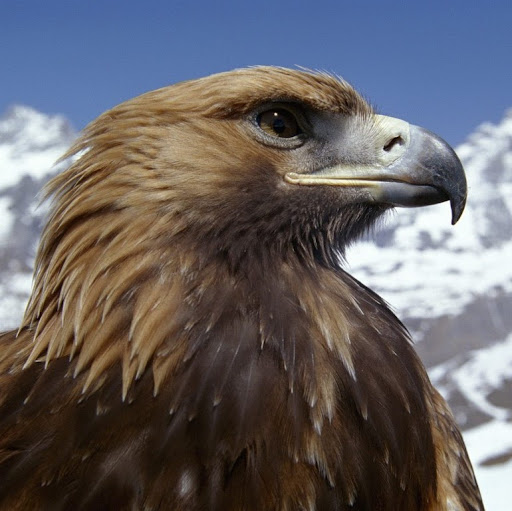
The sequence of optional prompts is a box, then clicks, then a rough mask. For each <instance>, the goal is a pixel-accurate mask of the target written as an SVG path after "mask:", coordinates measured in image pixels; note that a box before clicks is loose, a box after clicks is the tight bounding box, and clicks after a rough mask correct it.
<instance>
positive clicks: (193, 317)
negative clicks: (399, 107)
mask: <svg viewBox="0 0 512 511" xmlns="http://www.w3.org/2000/svg"><path fill="white" fill-rule="evenodd" d="M70 154H78V155H79V157H78V159H77V160H76V161H75V163H74V164H73V165H72V166H71V167H70V168H69V169H68V170H67V171H65V172H64V173H62V174H61V175H59V176H57V177H56V178H55V179H54V180H53V181H52V182H51V183H50V185H49V188H48V192H49V194H50V195H51V196H52V197H53V209H52V211H51V215H50V218H49V220H48V223H47V226H46V228H45V230H44V233H43V236H42V240H41V244H40V248H39V252H38V256H37V261H36V270H35V279H34V287H33V292H32V295H31V298H30V301H29V304H28V306H27V310H26V313H25V317H24V320H23V323H22V325H21V326H20V328H19V330H18V331H14V332H7V333H4V334H2V335H0V350H1V351H0V509H2V510H4V509H5V510H70V509H73V510H125V509H126V510H180V509H183V510H185V509H186V510H191V511H194V510H246V511H256V510H258V511H259V510H272V511H276V510H278V511H297V510H304V511H312V510H318V511H331V510H349V509H350V510H390V511H391V510H392V511H397V510H413V509H414V510H425V511H427V510H470V509H474V510H481V509H483V506H482V503H481V500H480V496H479V492H478V487H477V485H476V482H475V479H474V476H473V472H472V468H471V464H470V462H469V460H468V457H467V454H466V450H465V448H464V444H463V441H462V439H461V436H460V433H459V432H458V429H457V427H456V425H455V423H454V420H453V417H452V415H451V413H450V411H449V410H448V408H447V406H446V404H445V402H444V400H443V399H442V398H441V397H440V395H439V394H438V393H437V392H436V391H435V390H434V389H433V387H432V386H431V384H430V381H429V379H428V377H427V374H426V372H425V370H424V368H423V366H422V364H421V362H420V361H419V359H418V357H417V356H416V354H415V352H414V351H413V348H412V346H411V342H410V339H409V335H408V333H407V332H406V330H405V328H404V327H403V325H402V324H401V323H400V321H399V320H398V319H397V318H396V317H395V316H394V315H393V313H392V312H391V311H390V310H389V308H388V307H387V306H386V304H385V303H384V301H383V300H382V299H381V298H379V297H378V296H377V295H375V294H374V293H373V292H372V291H370V290H369V289H367V288H366V287H364V286H363V285H362V284H360V283H359V282H357V281H356V280H355V279H353V278H352V277H351V276H349V275H348V274H347V273H346V272H345V271H343V269H342V268H341V267H340V257H341V255H342V254H343V251H344V248H345V247H346V246H347V244H349V243H350V242H352V241H353V240H355V239H356V238H357V237H358V236H360V235H361V234H362V233H364V232H366V231H368V230H369V229H370V228H371V227H372V225H373V224H374V223H375V221H376V220H377V219H378V218H379V217H380V216H381V215H382V214H383V213H384V212H385V211H387V210H389V208H390V207H391V206H393V205H402V206H414V205H425V204H432V203H435V202H440V201H442V200H446V199H450V200H451V203H452V210H453V215H454V221H456V220H457V219H458V217H459V216H460V214H461V212H462V209H463V207H464V201H465V194H466V188H465V180H464V175H463V171H462V167H461V166H460V163H459V162H458V160H457V158H456V156H455V155H454V154H453V152H452V151H451V150H450V149H449V148H448V147H447V146H446V144H444V143H443V142H442V141H440V140H439V139H437V138H436V137H435V136H433V135H431V134H429V133H427V132H425V131H422V130H421V129H419V128H416V127H412V126H409V125H408V124H407V123H405V122H403V121H398V120H394V119H390V118H384V117H382V116H377V115H375V113H374V112H373V110H372V109H371V107H370V106H369V105H368V104H367V103H366V102H365V101H364V100H363V99H362V98H361V97H360V96H359V95H358V94H357V93H356V92H355V91H354V90H353V89H352V88H351V87H350V86H349V85H347V84H346V83H344V82H342V81H340V80H338V79H337V78H335V77H332V76H328V75H325V74H316V73H308V72H302V71H291V70H285V69H278V68H253V69H246V70H240V71H234V72H232V73H224V74H219V75H214V76H211V77H208V78H204V79H201V80H196V81H191V82H185V83H180V84H177V85H174V86H171V87H167V88H164V89H160V90H157V91H154V92H150V93H147V94H144V95H142V96H140V97H138V98H135V99H133V100H131V101H127V102H126V103H123V104H121V105H119V106H117V107H115V108H114V109H112V110H110V111H108V112H106V113H105V114H103V115H102V116H100V117H99V118H98V119H97V120H96V121H94V122H93V123H92V124H91V125H90V126H88V127H87V128H86V130H85V132H84V134H83V136H82V138H81V139H80V140H79V141H78V143H77V144H76V145H75V147H74V148H73V149H72V150H71V151H70Z"/></svg>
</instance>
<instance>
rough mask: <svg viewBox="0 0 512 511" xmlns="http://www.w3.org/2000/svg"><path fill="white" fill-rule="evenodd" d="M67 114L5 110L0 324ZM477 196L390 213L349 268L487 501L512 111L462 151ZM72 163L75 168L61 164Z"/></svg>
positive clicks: (30, 253)
mask: <svg viewBox="0 0 512 511" xmlns="http://www.w3.org/2000/svg"><path fill="white" fill-rule="evenodd" d="M74 138H75V133H74V132H73V130H72V129H71V128H70V126H69V124H68V123H67V121H66V120H65V119H64V118H63V117H60V116H47V115H44V114H41V113H39V112H36V111H35V110H32V109H30V108H28V107H23V106H15V107H13V108H11V109H10V110H9V111H8V112H6V113H5V115H4V116H3V117H0V330H4V329H7V328H12V327H16V326H17V325H18V324H19V321H20V318H21V316H22V313H23V308H24V304H25V302H26V299H27V297H28V293H29V290H30V284H31V268H32V264H33V257H34V250H35V246H36V244H37V241H38V234H39V231H40V228H41V223H42V219H43V218H44V214H45V211H46V208H45V206H44V204H43V205H42V206H38V203H39V199H40V195H39V194H40V190H41V188H42V186H43V185H44V183H45V182H46V181H47V180H48V179H49V177H51V175H53V174H55V173H56V172H58V171H59V166H57V167H52V165H53V163H54V162H55V161H56V160H57V158H58V157H59V156H61V155H62V154H63V153H64V152H65V150H66V149H67V148H68V147H69V145H70V143H71V142H72V141H73V140H74ZM457 153H458V154H459V156H460V158H461V160H462V162H463V163H464V166H465V168H466V172H467V177H468V183H469V199H468V204H467V208H466V211H465V212H464V214H463V216H462V219H461V220H460V222H459V223H458V224H457V225H456V226H451V225H450V212H449V207H448V206H447V205H446V204H442V205H439V206H434V207H430V208H421V209H418V210H411V209H407V210H406V209H401V210H397V211H396V212H394V213H393V214H391V215H390V216H389V217H388V218H387V220H386V222H385V223H384V224H383V225H381V226H380V228H379V229H378V230H377V231H376V233H375V234H374V235H373V236H372V238H371V240H370V239H369V240H366V241H363V242H361V243H358V244H356V245H354V247H352V248H351V249H350V251H349V253H348V254H347V266H348V269H349V271H351V273H353V274H355V275H356V276H357V277H358V278H359V279H360V280H361V281H362V282H364V283H365V284H366V285H369V286H370V287H372V288H373V289H375V290H377V291H378V292H379V293H380V294H381V295H382V296H384V298H386V300H387V301H388V302H389V303H390V304H391V305H392V307H394V309H395V310H396V311H397V314H398V315H399V317H401V318H402V319H404V320H405V322H406V324H407V325H408V327H409V328H410V330H411V332H412V333H413V337H414V339H415V341H416V342H417V349H418V351H419V352H420V354H421V356H422V358H423V360H424V361H425V364H426V365H427V367H428V368H429V372H430V375H431V378H432V380H433V381H434V383H435V384H436V386H437V387H438V388H439V389H440V390H441V391H442V392H443V394H444V395H445V396H446V397H447V398H448V400H449V402H450V405H451V406H452V409H453V410H454V412H455V414H456V416H457V419H458V421H459V424H460V425H461V426H462V427H463V428H464V430H465V431H464V433H465V438H466V441H467V444H468V448H469V450H470V454H471V456H472V459H473V462H474V464H475V469H476V471H477V475H478V478H479V482H480V485H481V487H482V491H483V493H484V498H485V501H486V505H487V508H488V509H492V510H498V511H499V510H505V509H507V499H506V497H505V489H508V484H507V481H508V483H509V482H510V481H512V110H511V111H510V112H508V113H507V114H506V115H505V117H504V119H503V120H502V122H501V123H500V124H498V125H491V124H485V125H482V126H480V127H479V128H478V129H477V130H476V131H475V132H474V133H473V134H472V135H471V136H470V137H469V138H468V140H467V141H466V142H465V143H464V144H463V145H461V146H459V147H458V148H457ZM62 165H65V164H61V166H62Z"/></svg>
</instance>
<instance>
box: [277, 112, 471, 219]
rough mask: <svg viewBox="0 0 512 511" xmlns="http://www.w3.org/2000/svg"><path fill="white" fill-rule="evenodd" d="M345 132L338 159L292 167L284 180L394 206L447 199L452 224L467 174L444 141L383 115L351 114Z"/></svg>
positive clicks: (458, 212) (460, 204)
mask: <svg viewBox="0 0 512 511" xmlns="http://www.w3.org/2000/svg"><path fill="white" fill-rule="evenodd" d="M343 132H344V134H345V136H344V137H342V138H341V139H338V140H339V142H338V144H339V145H340V146H341V147H338V149H337V154H338V155H339V157H338V159H337V163H336V164H334V165H332V166H329V167H324V168H320V169H317V170H314V171H313V172H307V173H301V172H289V173H287V174H286V176H285V180H286V181H287V182H288V183H291V184H298V185H308V186H314V185H324V186H338V187H346V188H349V189H353V190H357V193H355V194H354V196H355V200H357V201H362V202H369V203H372V202H374V203H379V204H389V205H391V206H403V207H417V206H427V205H431V204H437V203H439V202H444V201H446V200H449V201H450V203H451V208H452V223H453V224H455V223H456V222H457V220H458V219H459V218H460V216H461V215H462V212H463V210H464V206H465V203H466V195H467V184H466V177H465V174H464V169H463V167H462V164H461V162H460V160H459V158H458V157H457V155H456V154H455V152H454V150H453V149H452V148H451V147H450V146H449V145H448V144H447V143H446V142H445V141H444V140H442V139H441V138H440V137H438V136H437V135H435V134H433V133H431V132H429V131H427V130H425V129H423V128H420V127H418V126H412V125H410V124H408V123H406V122H404V121H401V120H399V119H393V118H391V117H385V116H380V115H377V116H374V118H373V121H372V122H368V121H367V120H363V119H361V118H358V117H354V118H352V119H350V118H349V119H348V120H347V123H346V126H345V127H344V129H343ZM354 140H359V143H357V144H354V143H353V142H354Z"/></svg>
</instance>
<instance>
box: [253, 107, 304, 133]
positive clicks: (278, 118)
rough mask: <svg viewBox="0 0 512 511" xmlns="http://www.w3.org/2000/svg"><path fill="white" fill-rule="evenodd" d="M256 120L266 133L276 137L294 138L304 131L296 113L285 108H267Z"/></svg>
mask: <svg viewBox="0 0 512 511" xmlns="http://www.w3.org/2000/svg"><path fill="white" fill-rule="evenodd" d="M256 122H257V123H258V126H259V127H260V128H261V129H262V130H263V131H264V132H265V133H268V134H269V135H272V136H274V137H279V138H292V137H295V136H297V135H299V134H300V133H302V130H301V129H300V126H299V123H298V122H297V119H296V117H295V115H294V114H293V113H292V112H290V111H289V110H285V109H284V108H271V109H270V110H265V111H264V112H261V113H260V114H259V115H258V117H257V118H256Z"/></svg>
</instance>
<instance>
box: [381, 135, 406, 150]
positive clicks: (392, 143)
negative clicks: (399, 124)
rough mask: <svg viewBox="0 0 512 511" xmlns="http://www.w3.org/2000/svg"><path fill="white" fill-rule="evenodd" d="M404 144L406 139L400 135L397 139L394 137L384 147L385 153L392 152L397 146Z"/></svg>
mask: <svg viewBox="0 0 512 511" xmlns="http://www.w3.org/2000/svg"><path fill="white" fill-rule="evenodd" d="M403 144H404V139H403V138H402V137H401V136H400V135H398V136H396V137H393V138H392V139H391V140H390V141H389V142H388V143H387V144H386V145H385V146H384V147H383V149H384V151H386V152H388V153H389V152H390V151H391V150H392V149H393V148H394V147H395V146H397V145H399V146H400V145H403Z"/></svg>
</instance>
